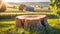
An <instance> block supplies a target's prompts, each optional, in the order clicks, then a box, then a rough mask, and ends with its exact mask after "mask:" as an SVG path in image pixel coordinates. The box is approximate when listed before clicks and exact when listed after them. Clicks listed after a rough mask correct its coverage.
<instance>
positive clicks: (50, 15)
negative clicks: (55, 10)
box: [47, 14, 58, 19]
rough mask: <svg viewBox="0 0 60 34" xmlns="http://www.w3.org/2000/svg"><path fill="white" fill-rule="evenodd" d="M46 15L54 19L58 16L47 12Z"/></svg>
mask: <svg viewBox="0 0 60 34" xmlns="http://www.w3.org/2000/svg"><path fill="white" fill-rule="evenodd" d="M47 17H48V18H49V19H52V18H53V19H56V18H58V16H56V15H54V14H47Z"/></svg>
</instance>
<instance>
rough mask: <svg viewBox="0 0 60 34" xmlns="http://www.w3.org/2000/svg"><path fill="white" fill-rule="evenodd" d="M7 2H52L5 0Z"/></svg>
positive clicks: (44, 0) (42, 0)
mask: <svg viewBox="0 0 60 34" xmlns="http://www.w3.org/2000/svg"><path fill="white" fill-rule="evenodd" d="M3 1H5V2H50V0H3Z"/></svg>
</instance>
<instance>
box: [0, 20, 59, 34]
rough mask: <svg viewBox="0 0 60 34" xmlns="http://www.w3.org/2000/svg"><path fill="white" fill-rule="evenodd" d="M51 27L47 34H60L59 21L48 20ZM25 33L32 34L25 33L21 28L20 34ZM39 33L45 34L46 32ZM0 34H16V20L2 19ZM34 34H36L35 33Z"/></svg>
mask: <svg viewBox="0 0 60 34" xmlns="http://www.w3.org/2000/svg"><path fill="white" fill-rule="evenodd" d="M48 24H49V26H48V27H47V28H46V31H47V32H46V31H45V33H46V34H60V21H59V19H48ZM22 32H24V33H25V34H32V33H31V32H29V31H25V30H24V29H23V28H19V30H18V34H21V33H22ZM39 33H41V34H43V33H44V30H42V31H40V32H39ZM0 34H16V28H15V20H14V19H2V20H0ZM33 34H36V32H34V33H33Z"/></svg>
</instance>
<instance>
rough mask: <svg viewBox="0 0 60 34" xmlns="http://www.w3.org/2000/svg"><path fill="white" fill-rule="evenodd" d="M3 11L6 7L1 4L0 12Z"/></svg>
mask: <svg viewBox="0 0 60 34" xmlns="http://www.w3.org/2000/svg"><path fill="white" fill-rule="evenodd" d="M5 10H6V5H5V4H4V3H3V4H2V6H1V8H0V12H4V11H5Z"/></svg>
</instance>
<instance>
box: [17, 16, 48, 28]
mask: <svg viewBox="0 0 60 34" xmlns="http://www.w3.org/2000/svg"><path fill="white" fill-rule="evenodd" d="M46 25H47V17H46V15H22V16H17V17H16V27H17V28H18V27H24V28H26V29H28V28H40V27H42V26H43V27H46Z"/></svg>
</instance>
